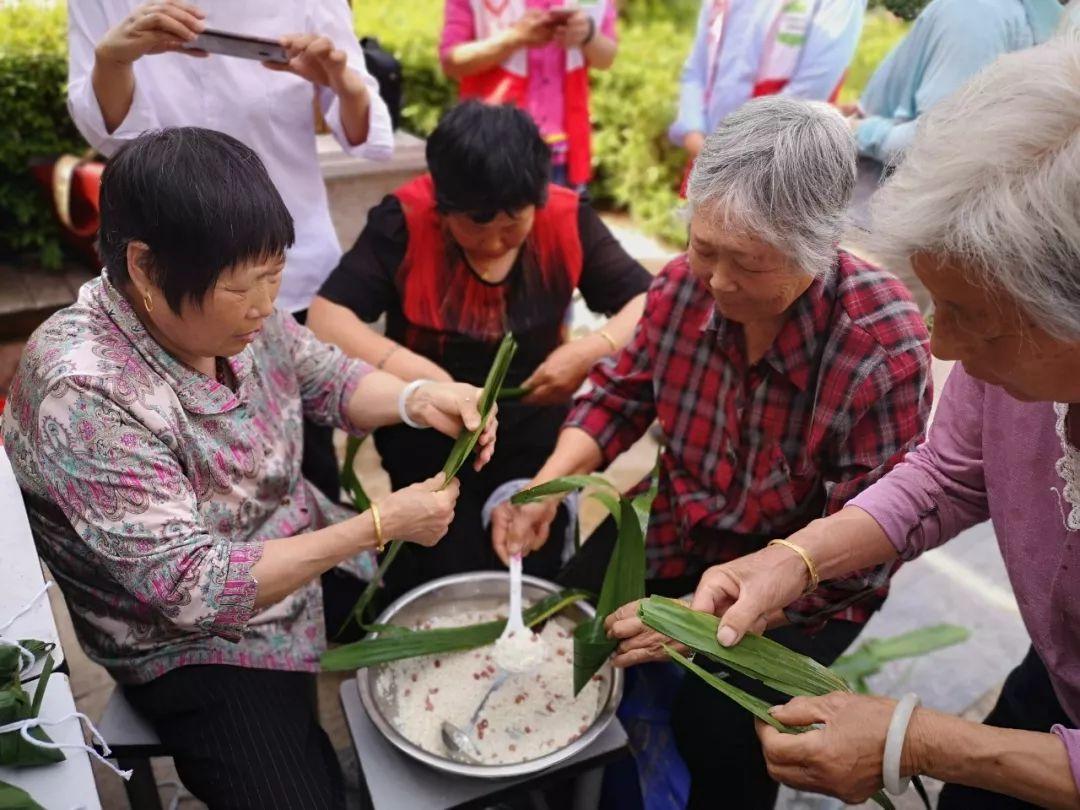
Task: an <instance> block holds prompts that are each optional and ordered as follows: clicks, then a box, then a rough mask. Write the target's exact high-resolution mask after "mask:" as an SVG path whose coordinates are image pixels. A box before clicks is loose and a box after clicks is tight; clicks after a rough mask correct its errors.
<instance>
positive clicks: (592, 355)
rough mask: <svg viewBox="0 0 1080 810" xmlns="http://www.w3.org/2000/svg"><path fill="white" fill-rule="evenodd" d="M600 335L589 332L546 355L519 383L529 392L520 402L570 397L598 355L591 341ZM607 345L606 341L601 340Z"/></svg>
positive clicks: (554, 401)
mask: <svg viewBox="0 0 1080 810" xmlns="http://www.w3.org/2000/svg"><path fill="white" fill-rule="evenodd" d="M593 340H596V341H597V342H599V341H601V340H602V338H593V337H592V336H591V335H590V336H588V337H584V338H579V339H578V340H571V341H570V342H569V343H564V344H563V345H561V346H560V347H559V348H557V349H556V350H555V351H553V352H552V353H551V354H549V355H548V356H547V359H545V360H544V362H543V363H541V364H540V365H539V366H538V367H537V368H536V371H534V372H533V373H532V374H531V375H530V377H529V379H527V380H525V382H523V383H522V384H521V386H522V388H525V389H526V390H527V391H528V392H529V393H528V396H526V397H525V398H524V399H523V400H522V402H524V403H525V404H526V405H563V404H565V403H567V402H569V401H570V398H571V397H572V396H574V394H575V393H576V392H577V390H578V389H579V388H580V387H581V384H582V383H583V382H585V377H586V376H587V375H588V373H589V369H591V368H592V367H593V363H595V362H596V361H597V360H598V359H599V358H600V357H602V356H603V355H600V354H598V353H597V352H596V351H595V349H594V347H593V346H592V345H591V343H592V342H593ZM602 345H604V346H606V343H605V344H602Z"/></svg>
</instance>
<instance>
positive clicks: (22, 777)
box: [0, 673, 120, 810]
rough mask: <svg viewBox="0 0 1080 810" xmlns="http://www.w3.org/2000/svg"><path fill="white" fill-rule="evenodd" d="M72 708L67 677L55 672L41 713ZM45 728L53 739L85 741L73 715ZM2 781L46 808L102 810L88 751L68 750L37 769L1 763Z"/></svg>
mask: <svg viewBox="0 0 1080 810" xmlns="http://www.w3.org/2000/svg"><path fill="white" fill-rule="evenodd" d="M38 683H40V681H35V682H34V683H32V684H28V685H27V686H26V687H25V688H26V691H27V692H29V693H30V694H31V695H33V693H34V690H35V689H36V688H37V684H38ZM73 711H75V699H74V698H73V697H72V695H71V686H70V684H68V679H67V676H66V675H64V674H63V673H55V674H54V675H52V677H50V678H49V682H48V684H47V685H46V688H45V698H44V700H42V702H41V711H40V712H38V716H39V717H43V718H45V719H52V718H56V717H63V716H64V715H67V714H70V713H71V712H73ZM45 731H46V732H47V733H48V735H49V737H50V738H52V740H53V742H58V743H81V742H83V732H82V728H81V726H80V725H79V721H78V720H76V719H74V718H72V719H71V720H68V721H67V722H66V723H63V724H61V725H58V726H48V727H47V728H46V729H45ZM116 778H117V779H119V778H120V777H116ZM0 781H3V782H7V783H8V784H11V785H15V786H16V787H20V788H22V789H23V790H25V791H26V792H27V793H29V794H30V796H31V798H33V800H34V801H36V802H37V803H38V804H40V805H41V806H42V807H44V808H45V810H101V802H100V800H99V799H98V793H97V787H96V786H95V784H94V773H93V771H92V770H91V768H90V757H89V755H88V754H87V753H86V752H85V751H77V750H72V749H67V750H65V751H64V761H63V762H57V763H56V764H54V765H42V766H40V767H36V768H6V767H4V766H2V765H0Z"/></svg>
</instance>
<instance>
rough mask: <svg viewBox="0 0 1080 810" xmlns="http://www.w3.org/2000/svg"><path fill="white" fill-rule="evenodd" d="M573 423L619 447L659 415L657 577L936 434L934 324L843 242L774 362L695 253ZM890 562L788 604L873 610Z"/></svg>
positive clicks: (740, 551)
mask: <svg viewBox="0 0 1080 810" xmlns="http://www.w3.org/2000/svg"><path fill="white" fill-rule="evenodd" d="M590 380H591V383H592V390H591V391H589V392H588V393H587V394H585V395H583V396H582V397H580V398H579V399H578V400H577V402H576V403H575V405H574V407H573V409H572V411H571V413H570V415H569V417H568V419H567V422H566V426H568V427H577V428H580V429H581V430H584V431H585V432H587V433H588V434H589V435H591V436H592V437H593V438H594V439H595V440H596V441H597V442H598V443H599V445H600V447H601V448H602V450H603V454H604V457H605V460H606V461H607V462H608V463H610V462H611V461H612V460H613V459H614V458H615V457H616V456H617V455H619V454H620V453H621V452H623V451H624V450H626V449H627V448H628V447H629V446H630V445H631V444H633V443H634V442H635V441H636V440H637V439H638V438H639V437H640V436H641V435H642V434H643V433H644V431H645V430H646V429H647V428H648V427H649V425H650V424H651V423H652V421H653V420H654V419H656V420H658V422H659V424H660V428H661V430H662V431H663V434H664V443H665V449H664V451H663V454H662V457H661V463H660V491H659V496H658V497H657V499H656V502H655V505H654V507H653V514H652V522H651V524H650V527H649V533H648V538H647V552H646V553H647V565H648V574H649V576H650V577H651V578H663V579H666V578H674V577H679V576H686V575H695V574H697V573H699V572H700V570H703V569H704V567H705V566H708V565H714V564H717V563H720V562H725V561H728V560H731V559H734V558H736V557H739V556H742V555H744V554H747V553H749V552H751V551H754V550H756V549H758V548H760V547H761V546H762V545H764V543H765V542H767V541H768V540H769V539H770V538H772V537H784V536H786V535H788V534H790V533H791V532H793V531H795V530H797V529H799V528H801V527H802V526H804V525H806V524H807V523H808V522H809V521H811V520H813V519H814V518H816V517H820V516H822V515H827V514H831V513H832V512H835V511H837V510H839V509H840V508H841V507H842V506H843V505H844V503H845V502H846V501H847V500H848V499H850V498H852V497H854V496H855V495H856V494H857V493H859V492H860V491H862V490H863V489H864V488H866V487H867V486H869V485H870V484H872V483H873V482H874V481H876V480H877V479H879V478H880V477H881V476H882V475H884V474H885V473H886V472H887V471H888V470H889V469H890V468H891V467H892V466H893V465H895V464H896V463H897V462H898V461H899V460H900V459H901V458H902V457H903V455H904V454H905V453H906V452H907V451H908V450H910V449H912V448H914V447H915V446H916V445H917V444H918V443H919V442H920V441H921V440H922V439H923V435H924V431H925V427H926V422H927V418H928V416H929V413H930V403H931V398H932V381H931V376H930V351H929V336H928V334H927V331H926V328H925V326H924V324H923V321H922V319H921V317H920V315H919V311H918V308H917V307H916V306H915V304H914V303H913V301H912V299H911V296H910V294H909V293H908V291H907V290H906V289H905V288H904V286H903V285H902V284H901V283H900V282H899V281H897V280H896V279H894V278H893V277H892V276H890V275H888V274H887V273H884V272H882V271H880V270H878V269H876V268H874V267H872V266H871V265H869V264H866V263H865V262H863V261H861V260H860V259H858V258H856V257H855V256H852V255H850V254H848V253H845V252H843V251H839V253H838V257H837V263H836V265H835V266H834V268H833V271H832V272H831V273H830V274H829V275H828V276H827V277H826V278H824V279H819V280H815V281H814V283H813V284H812V285H811V287H810V288H809V290H807V292H806V293H805V294H803V296H802V297H800V298H799V300H798V301H796V302H795V304H794V305H793V307H792V310H791V313H790V316H789V318H788V320H787V321H786V322H785V324H784V326H783V328H782V329H781V331H780V333H779V335H778V336H777V338H776V340H775V341H774V343H773V345H772V346H771V347H770V349H769V351H768V352H767V353H766V354H765V356H764V357H763V358H762V359H761V361H760V362H758V363H755V364H754V365H752V366H749V367H748V363H747V358H746V353H745V345H744V341H743V332H742V328H741V327H740V326H739V325H738V324H737V323H734V322H728V321H726V320H725V319H724V318H723V317H722V316H720V315H719V313H718V312H717V310H716V308H715V306H714V302H713V299H712V296H711V295H710V294H709V292H708V290H707V289H706V288H705V287H704V285H702V284H701V283H700V282H699V281H698V280H697V279H695V278H694V276H693V274H692V273H691V272H690V268H689V264H688V261H687V258H686V256H685V255H683V256H680V257H679V258H677V259H675V260H674V261H672V262H671V263H670V264H669V265H668V266H667V267H666V268H665V269H664V270H663V272H662V273H661V274H660V275H659V276H658V277H657V279H656V281H655V282H654V283H653V286H652V288H651V289H650V291H649V295H648V300H647V303H646V307H645V314H644V316H643V318H642V320H641V322H640V323H639V324H638V327H637V331H636V332H635V334H634V337H633V340H632V341H631V342H630V344H629V345H628V346H627V347H626V348H625V349H624V350H623V351H622V352H620V353H619V354H618V355H616V356H614V357H613V358H610V359H609V360H607V361H605V362H604V363H602V364H600V365H598V366H597V367H596V368H594V370H593V372H592V374H591V377H590ZM891 572H892V571H891V569H890V568H889V567H888V566H886V567H883V568H879V569H875V570H871V571H862V572H859V573H857V574H855V575H852V576H850V577H847V578H844V579H841V580H833V581H830V582H827V583H823V584H822V586H821V588H820V589H819V590H817V591H816V592H814V593H812V594H810V595H809V596H807V597H804V598H803V599H802V600H800V601H799V602H798V603H796V604H795V605H793V606H792V607H791V608H790V609H789V618H790V619H791V620H792V621H797V622H800V623H805V624H814V623H817V622H820V621H821V620H823V619H825V618H827V617H829V616H831V615H835V616H837V617H839V618H844V619H848V620H851V621H857V622H863V621H866V620H867V619H868V618H869V616H870V614H871V613H872V612H873V611H874V610H876V609H877V607H878V606H879V605H880V603H881V601H882V600H883V599H884V598H885V595H886V594H887V591H888V578H889V576H890V575H891Z"/></svg>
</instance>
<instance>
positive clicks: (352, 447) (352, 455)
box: [341, 436, 371, 512]
mask: <svg viewBox="0 0 1080 810" xmlns="http://www.w3.org/2000/svg"><path fill="white" fill-rule="evenodd" d="M363 443H364V440H363V439H362V438H359V437H357V436H349V437H348V439H346V441H345V463H344V464H342V465H341V487H342V489H344V490H345V491H346V492H347V493H349V498H350V499H352V502H353V508H355V509H356V511H357V512H366V511H367V510H368V509H370V508H371V499H370V498H369V497H368V495H367V493H366V492H365V491H364V487H363V485H361V483H360V478H359V477H358V476H357V475H356V470H355V469H354V464H355V462H356V454H357V453H358V452H360V445H361V444H363Z"/></svg>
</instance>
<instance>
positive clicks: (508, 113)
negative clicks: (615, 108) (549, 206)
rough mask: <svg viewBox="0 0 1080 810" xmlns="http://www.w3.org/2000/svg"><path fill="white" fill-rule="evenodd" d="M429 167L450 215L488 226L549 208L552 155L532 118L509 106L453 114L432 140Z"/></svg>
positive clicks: (468, 105)
mask: <svg viewBox="0 0 1080 810" xmlns="http://www.w3.org/2000/svg"><path fill="white" fill-rule="evenodd" d="M427 165H428V170H429V171H430V172H431V176H432V179H433V180H434V182H435V202H436V206H437V208H438V210H439V211H440V212H442V213H444V214H449V213H459V214H468V215H469V216H471V217H472V218H473V219H475V220H476V221H477V222H487V221H490V220H491V219H493V218H494V217H495V216H496V215H497V214H498V213H499V212H500V211H503V212H506V213H508V214H513V213H515V212H516V211H520V210H521V209H522V208H525V207H526V206H528V205H536V206H542V205H543V204H544V203H545V202H547V187H548V182H549V180H550V176H551V150H550V149H549V148H548V145H547V144H546V143H544V139H543V137H541V135H540V130H539V129H537V127H536V124H535V123H533V120H532V118H530V117H529V115H528V114H527V113H525V112H524V111H522V110H520V109H518V108H517V107H514V106H511V105H508V104H506V105H498V106H495V105H490V104H483V103H481V102H479V101H465V102H462V103H461V104H458V105H457V106H456V107H454V108H453V109H451V110H450V111H449V112H448V113H446V115H444V116H443V117H442V120H441V121H439V125H438V126H437V127H435V131H434V132H432V133H431V137H430V138H428V142H427Z"/></svg>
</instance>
